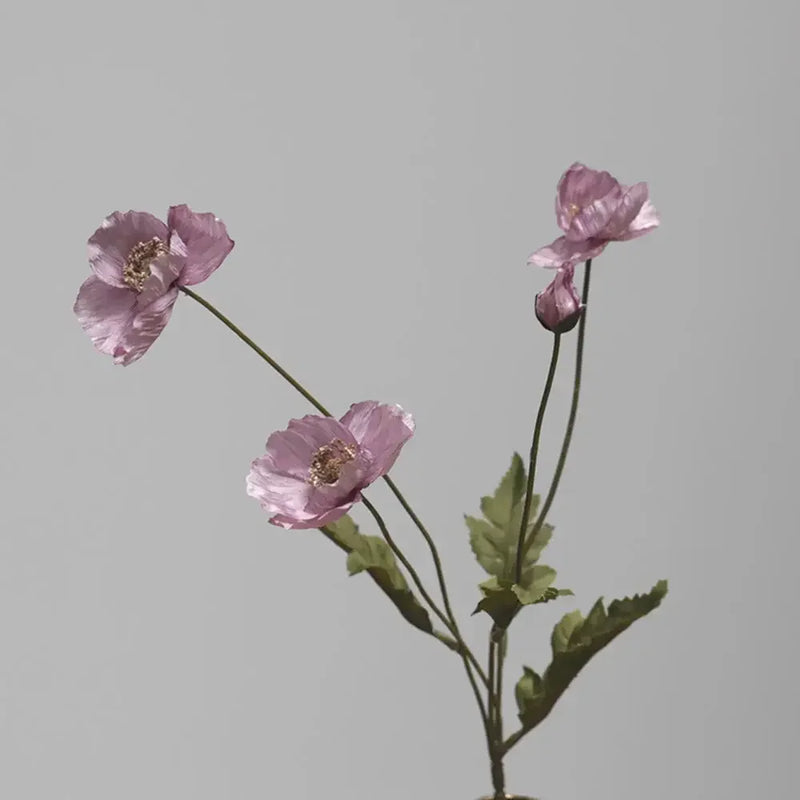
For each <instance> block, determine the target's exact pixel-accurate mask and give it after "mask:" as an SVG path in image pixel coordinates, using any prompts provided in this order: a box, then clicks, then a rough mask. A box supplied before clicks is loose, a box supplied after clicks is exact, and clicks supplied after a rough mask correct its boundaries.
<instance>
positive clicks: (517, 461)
mask: <svg viewBox="0 0 800 800" xmlns="http://www.w3.org/2000/svg"><path fill="white" fill-rule="evenodd" d="M526 481H527V476H526V475H525V465H524V464H523V463H522V457H521V456H520V454H519V453H514V455H513V456H512V457H511V466H510V467H509V468H508V472H506V474H505V475H503V478H502V480H501V481H500V485H499V486H498V487H497V491H496V492H495V493H494V496H493V497H484V498H482V499H481V511H483V514H484V516H485V517H486V519H488V520H489V521H490V522H492V523H493V524H494V525H496V526H497V527H498V528H503V527H505V526H506V525H508V523H509V522H510V521H511V516H512V514H513V513H514V507H515V506H516V505H517V503H519V501H520V500H523V499H524V498H525V483H526Z"/></svg>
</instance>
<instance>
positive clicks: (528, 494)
mask: <svg viewBox="0 0 800 800" xmlns="http://www.w3.org/2000/svg"><path fill="white" fill-rule="evenodd" d="M560 347H561V334H560V333H554V334H553V352H552V354H551V355H550V368H549V369H548V371H547V380H545V382H544V390H543V391H542V399H541V400H540V401H539V411H538V412H537V414H536V424H535V425H534V426H533V442H532V443H531V454H530V458H529V460H528V486H527V488H526V489H525V505H524V506H523V508H522V522H521V523H520V526H519V539H518V540H517V565H516V569H515V572H514V583H519V582H520V580H521V579H522V560H523V559H522V549H523V547H524V545H525V532H526V531H527V530H528V520H529V519H530V516H531V503H532V501H533V481H534V477H535V475H536V458H537V456H538V455H539V439H540V437H541V435H542V423H543V422H544V412H545V409H546V408H547V401H548V400H549V399H550V390H551V389H552V388H553V378H555V375H556V366H557V365H558V351H559V349H560Z"/></svg>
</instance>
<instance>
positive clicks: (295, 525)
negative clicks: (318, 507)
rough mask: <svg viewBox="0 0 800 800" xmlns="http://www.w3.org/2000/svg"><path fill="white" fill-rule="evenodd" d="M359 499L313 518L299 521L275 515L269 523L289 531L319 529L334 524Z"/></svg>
mask: <svg viewBox="0 0 800 800" xmlns="http://www.w3.org/2000/svg"><path fill="white" fill-rule="evenodd" d="M360 499H361V496H360V495H358V496H357V497H356V498H355V499H354V500H353V501H350V502H345V503H342V504H341V505H338V506H336V507H335V508H331V509H328V510H327V511H325V513H323V514H319V515H318V516H315V517H308V518H305V519H301V518H299V517H295V516H290V515H286V514H275V515H274V516H273V517H270V520H269V521H270V522H271V523H272V524H273V525H279V526H280V527H281V528H287V529H289V530H307V529H309V528H321V527H322V526H323V525H327V524H328V523H329V522H336V520H337V519H339V518H340V517H343V516H344V515H345V514H346V513H347V512H348V511H349V510H350V509H351V508H352V507H353V504H354V503H355V502H356V501H357V500H360Z"/></svg>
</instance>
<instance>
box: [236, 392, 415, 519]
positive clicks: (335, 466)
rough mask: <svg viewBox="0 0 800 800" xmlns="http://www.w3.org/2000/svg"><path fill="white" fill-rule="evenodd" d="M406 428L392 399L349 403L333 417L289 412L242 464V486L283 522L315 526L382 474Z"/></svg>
mask: <svg viewBox="0 0 800 800" xmlns="http://www.w3.org/2000/svg"><path fill="white" fill-rule="evenodd" d="M413 433H414V420H413V418H412V417H411V415H410V414H408V413H406V412H405V411H403V409H402V408H400V406H397V405H383V404H380V403H376V402H374V401H366V402H363V403H356V404H354V405H352V406H350V410H349V411H348V412H347V413H346V414H345V415H344V416H343V417H342V418H341V419H340V420H336V419H333V418H332V417H320V416H315V415H308V416H305V417H303V418H302V419H293V420H291V421H290V422H289V427H288V428H287V429H286V430H284V431H277V432H276V433H273V434H272V435H271V436H270V437H269V439H267V448H266V453H265V454H264V455H263V456H261V457H259V458H257V459H256V460H255V461H253V463H252V464H251V465H250V473H249V475H248V476H247V493H248V494H249V495H250V496H251V497H255V498H256V499H257V500H258V501H259V503H260V504H261V507H262V508H263V509H264V510H265V511H267V512H268V513H269V514H271V515H272V516H271V518H270V522H272V523H273V524H275V525H280V526H281V527H283V528H320V527H322V526H323V525H326V524H327V523H329V522H334V521H335V520H337V519H339V517H341V516H342V515H343V514H346V513H347V511H348V510H349V509H350V507H351V506H352V505H353V503H356V502H358V501H359V500H360V499H361V490H362V489H364V488H365V487H366V486H369V484H370V483H372V482H373V481H374V480H376V479H377V478H380V477H381V476H382V475H385V474H386V473H387V472H388V471H389V470H390V469H391V468H392V465H393V464H394V462H395V460H396V459H397V456H398V455H399V454H400V450H401V448H402V447H403V445H404V444H405V443H406V442H407V441H408V440H409V439H410V438H411V436H412V435H413Z"/></svg>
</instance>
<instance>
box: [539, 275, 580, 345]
mask: <svg viewBox="0 0 800 800" xmlns="http://www.w3.org/2000/svg"><path fill="white" fill-rule="evenodd" d="M574 275H575V267H574V265H572V264H569V265H567V266H566V267H562V268H561V269H559V270H558V272H557V273H556V276H555V278H553V280H552V281H550V283H549V284H548V286H547V287H546V288H545V289H544V291H541V292H539V294H537V295H536V303H535V309H536V319H538V320H539V322H541V323H542V325H544V327H545V328H547V330H549V331H552V332H553V333H566V332H567V331H570V330H572V329H573V328H574V327H575V325H577V324H578V320H579V319H580V317H581V308H582V306H581V298H580V295H579V294H578V292H577V290H576V289H575V284H574V283H573V282H572V279H573V277H574Z"/></svg>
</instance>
